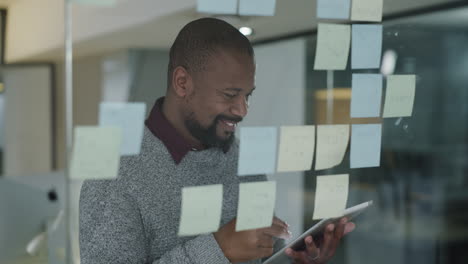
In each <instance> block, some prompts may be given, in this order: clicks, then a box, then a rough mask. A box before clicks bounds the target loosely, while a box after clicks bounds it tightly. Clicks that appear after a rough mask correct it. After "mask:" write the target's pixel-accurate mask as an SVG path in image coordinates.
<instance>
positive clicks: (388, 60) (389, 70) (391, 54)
mask: <svg viewBox="0 0 468 264" xmlns="http://www.w3.org/2000/svg"><path fill="white" fill-rule="evenodd" d="M397 59H398V54H397V53H396V52H395V51H394V50H387V51H385V53H384V55H383V58H382V66H381V68H380V72H381V73H382V74H383V75H385V76H388V75H391V74H393V73H394V72H395V67H396V63H397Z"/></svg>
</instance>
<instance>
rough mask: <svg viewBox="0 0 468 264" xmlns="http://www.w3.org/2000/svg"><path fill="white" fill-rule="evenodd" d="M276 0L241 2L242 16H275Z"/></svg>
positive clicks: (241, 0) (240, 13)
mask: <svg viewBox="0 0 468 264" xmlns="http://www.w3.org/2000/svg"><path fill="white" fill-rule="evenodd" d="M275 8H276V0H239V15H241V16H274V15H275Z"/></svg>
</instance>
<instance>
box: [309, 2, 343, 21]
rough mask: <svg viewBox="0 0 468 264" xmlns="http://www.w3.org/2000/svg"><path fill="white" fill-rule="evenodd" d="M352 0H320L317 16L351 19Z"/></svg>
mask: <svg viewBox="0 0 468 264" xmlns="http://www.w3.org/2000/svg"><path fill="white" fill-rule="evenodd" d="M350 9H351V0H318V2H317V17H318V18H324V19H349V13H350Z"/></svg>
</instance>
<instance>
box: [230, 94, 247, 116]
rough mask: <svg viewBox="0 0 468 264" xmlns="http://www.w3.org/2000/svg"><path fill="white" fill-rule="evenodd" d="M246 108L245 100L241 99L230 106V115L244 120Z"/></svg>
mask: <svg viewBox="0 0 468 264" xmlns="http://www.w3.org/2000/svg"><path fill="white" fill-rule="evenodd" d="M248 108H249V103H248V102H247V100H246V99H245V98H242V97H241V98H239V99H238V100H236V102H234V103H233V105H232V106H231V113H232V114H234V115H236V116H240V117H242V118H244V117H245V116H246V115H247V111H248Z"/></svg>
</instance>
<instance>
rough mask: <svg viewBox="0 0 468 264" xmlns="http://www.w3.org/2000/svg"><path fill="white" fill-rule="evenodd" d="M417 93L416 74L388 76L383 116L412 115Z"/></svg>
mask: <svg viewBox="0 0 468 264" xmlns="http://www.w3.org/2000/svg"><path fill="white" fill-rule="evenodd" d="M415 93H416V76H415V75H390V76H388V77H387V91H386V95H385V106H384V113H383V117H404V116H411V115H412V114H413V104H414V97H415Z"/></svg>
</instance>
